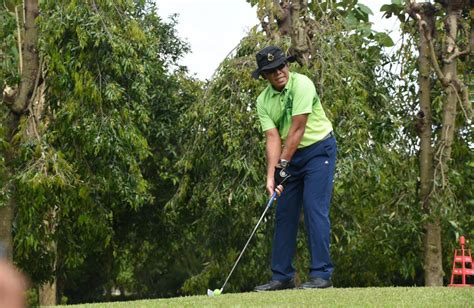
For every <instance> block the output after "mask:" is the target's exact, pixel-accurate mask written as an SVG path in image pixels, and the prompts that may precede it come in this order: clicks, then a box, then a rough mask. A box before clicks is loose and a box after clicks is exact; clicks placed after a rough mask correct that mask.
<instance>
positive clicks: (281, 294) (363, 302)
mask: <svg viewBox="0 0 474 308" xmlns="http://www.w3.org/2000/svg"><path fill="white" fill-rule="evenodd" d="M209 306H219V307H224V306H232V307H235V306H240V307H252V306H273V307H275V306H282V307H301V306H308V307H309V306H311V307H474V288H472V287H463V288H448V287H437V288H426V287H416V288H415V287H413V288H401V287H400V288H350V289H339V288H332V289H327V290H285V291H277V292H265V293H256V292H249V293H230V294H222V295H220V296H217V297H208V296H204V295H202V296H187V297H176V298H169V299H154V300H140V301H132V302H114V303H99V304H83V305H75V306H67V307H113V308H119V307H120V308H122V307H209ZM63 307H65V306H63Z"/></svg>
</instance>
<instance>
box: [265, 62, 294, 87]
mask: <svg viewBox="0 0 474 308" xmlns="http://www.w3.org/2000/svg"><path fill="white" fill-rule="evenodd" d="M262 74H263V76H264V77H265V79H267V80H268V82H270V84H271V85H272V86H273V88H275V90H277V91H281V90H283V88H284V87H285V86H286V83H287V82H288V78H289V75H290V70H289V69H288V65H287V64H286V63H283V64H282V65H280V66H278V67H276V68H274V69H273V70H268V71H263V72H262Z"/></svg>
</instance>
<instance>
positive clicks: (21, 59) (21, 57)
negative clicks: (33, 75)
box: [15, 5, 23, 75]
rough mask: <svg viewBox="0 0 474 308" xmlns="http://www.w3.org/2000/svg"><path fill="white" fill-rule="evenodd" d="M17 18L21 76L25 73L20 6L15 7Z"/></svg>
mask: <svg viewBox="0 0 474 308" xmlns="http://www.w3.org/2000/svg"><path fill="white" fill-rule="evenodd" d="M15 17H16V28H17V32H18V53H19V58H20V65H19V66H18V68H19V73H20V75H21V72H23V53H22V50H21V45H22V42H21V27H20V17H19V16H18V6H17V5H15Z"/></svg>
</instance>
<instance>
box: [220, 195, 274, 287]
mask: <svg viewBox="0 0 474 308" xmlns="http://www.w3.org/2000/svg"><path fill="white" fill-rule="evenodd" d="M276 197H277V192H276V191H275V192H274V193H273V195H272V196H271V197H270V200H268V203H267V206H265V210H264V211H263V213H262V216H260V219H259V220H258V222H257V225H256V226H255V228H253V231H252V234H250V237H249V239H248V240H247V243H245V246H244V248H243V249H242V251H241V252H240V255H239V256H238V258H237V261H235V264H234V266H233V267H232V269H231V271H230V273H229V275H228V276H227V278H226V280H225V282H224V284H223V285H222V288H221V290H224V288H225V285H226V284H227V281H229V278H230V276H231V275H232V273H233V272H234V270H235V268H236V267H237V264H239V261H240V258H241V257H242V255H243V254H244V252H245V249H247V246H248V245H249V243H250V240H251V239H252V237H253V235H254V234H255V231H257V228H258V226H259V225H260V223H261V222H262V220H263V217H264V216H265V214H266V213H267V211H268V209H269V208H270V207H271V205H272V203H273V201H274V200H275V199H276Z"/></svg>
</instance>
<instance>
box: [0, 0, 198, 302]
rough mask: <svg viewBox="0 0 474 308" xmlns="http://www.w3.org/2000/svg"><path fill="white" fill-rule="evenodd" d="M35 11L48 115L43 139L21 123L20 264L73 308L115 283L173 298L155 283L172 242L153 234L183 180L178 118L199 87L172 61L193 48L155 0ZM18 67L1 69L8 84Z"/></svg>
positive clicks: (5, 30) (8, 32) (9, 35)
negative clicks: (178, 166) (55, 286)
mask: <svg viewBox="0 0 474 308" xmlns="http://www.w3.org/2000/svg"><path fill="white" fill-rule="evenodd" d="M40 5H41V15H40V16H39V17H38V19H37V24H38V28H39V34H40V35H39V52H40V58H41V61H42V64H43V67H44V68H45V74H44V84H45V97H44V98H45V108H44V111H43V113H42V115H41V120H42V121H40V122H39V126H38V127H37V129H38V132H39V135H38V136H30V135H28V134H26V129H27V126H28V122H27V121H26V118H25V119H24V120H23V121H22V122H21V126H20V129H19V132H18V134H17V137H16V141H17V145H18V151H17V152H18V158H17V159H16V161H15V165H14V166H13V167H14V168H15V169H14V170H15V171H16V177H15V178H14V181H15V184H16V185H15V187H16V190H15V191H14V192H12V193H14V194H15V196H16V200H17V202H18V205H19V207H18V214H17V219H16V221H15V230H14V231H15V259H16V260H17V262H18V263H19V265H20V266H21V267H22V268H23V270H24V271H25V272H27V273H28V274H29V276H30V278H31V279H32V281H33V282H34V283H42V282H44V281H46V280H50V279H51V278H52V275H55V276H56V277H57V279H58V280H59V281H60V282H61V288H62V290H60V291H61V292H65V293H66V296H67V297H68V298H69V301H70V302H77V301H92V300H99V299H101V298H103V293H104V290H110V289H111V288H113V287H121V288H124V287H125V288H127V291H129V292H133V293H134V294H138V295H140V296H164V295H166V294H168V295H169V294H175V293H170V292H174V290H175V289H176V288H177V287H175V286H173V285H167V284H166V283H167V282H169V280H167V281H163V280H162V279H163V277H161V274H162V272H163V271H165V270H167V269H168V268H169V267H171V266H172V264H173V259H172V258H170V257H166V250H167V249H168V247H169V246H170V245H171V244H172V241H171V240H170V239H169V237H170V236H172V235H170V234H167V233H166V234H162V235H160V236H157V234H161V233H162V228H165V226H164V223H165V221H164V217H163V216H162V215H161V209H160V207H162V206H163V204H164V201H163V200H168V199H169V198H170V196H171V195H172V194H173V191H174V190H175V185H176V182H177V181H178V179H177V177H176V176H175V175H174V170H173V169H172V160H173V159H176V156H178V155H179V152H180V140H179V126H178V125H177V123H178V116H179V115H180V114H181V113H182V112H183V110H184V109H186V108H187V106H188V105H189V104H190V103H191V102H192V101H194V100H195V95H197V94H198V93H199V91H200V89H199V83H198V82H196V81H195V80H192V79H189V78H188V77H187V76H186V70H185V68H181V67H179V66H178V65H177V64H176V62H177V60H178V59H179V58H180V57H181V56H182V55H183V54H184V53H185V52H187V51H188V46H187V45H186V44H185V43H184V42H183V41H181V40H180V39H179V38H178V37H177V35H176V33H175V25H176V21H175V20H174V19H171V21H170V22H169V23H166V22H164V21H162V20H161V19H160V18H159V17H158V15H157V14H156V6H155V4H154V3H153V2H149V1H138V2H134V1H119V2H117V1H86V2H84V3H81V4H80V5H78V3H76V1H73V2H69V1H42V2H41V3H40ZM4 15H5V16H6V17H8V18H10V19H9V23H5V24H4V23H2V32H1V33H0V35H1V36H2V38H5V41H4V42H5V45H4V46H6V47H8V48H10V49H11V50H14V48H15V47H14V46H16V45H15V43H16V42H15V38H14V33H15V31H14V30H15V24H14V19H13V21H12V20H11V18H12V17H11V14H10V15H8V14H6V13H5V14H4V12H3V11H2V15H1V17H2V18H4ZM6 17H5V18H6ZM12 22H13V24H12ZM8 39H9V40H10V41H9V40H8ZM2 42H3V40H2ZM3 50H4V49H3V48H2V54H3ZM17 60H18V59H17V58H15V57H13V56H12V57H11V61H10V60H8V61H7V60H5V61H2V66H1V69H0V72H1V74H2V75H1V76H2V77H3V76H7V77H8V78H7V77H5V82H7V83H8V84H9V85H15V84H16V82H17V79H15V78H17V76H15V74H14V73H15V72H14V71H12V69H11V68H12V67H13V68H16V66H17V64H18V63H17ZM10 62H11V63H10ZM3 107H4V106H3V105H2V108H3ZM2 123H3V121H2ZM0 162H1V163H3V159H2V160H1V161H0ZM0 166H1V164H0ZM2 187H3V188H5V183H2ZM2 194H3V190H2ZM150 219H152V220H150ZM147 241H148V243H150V244H149V245H148V246H147V245H146V243H147ZM144 247H148V248H147V249H145V250H144V251H142V249H143V248H144ZM135 255H137V256H139V257H140V258H137V259H138V260H135V259H134V258H133V257H132V256H135ZM156 255H162V256H164V257H158V258H157V257H156ZM150 259H152V262H150ZM170 265H171V266H170ZM144 273H145V274H144ZM164 278H170V277H164ZM172 279H177V278H174V277H173V278H171V279H170V280H172ZM151 281H156V283H158V284H160V286H159V287H158V288H156V289H155V287H157V286H156V284H155V285H154V284H153V283H151ZM144 286H146V288H144ZM170 290H171V291H170Z"/></svg>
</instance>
